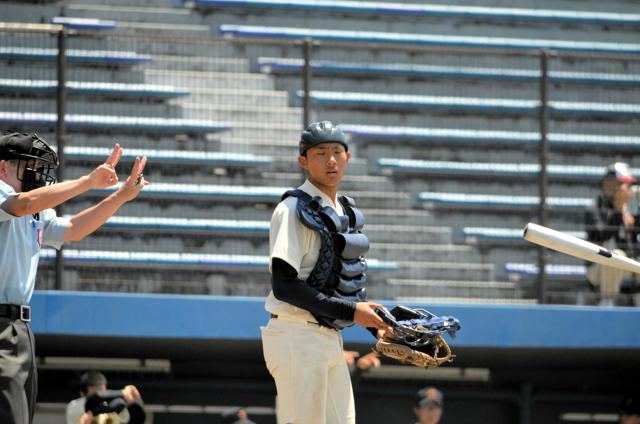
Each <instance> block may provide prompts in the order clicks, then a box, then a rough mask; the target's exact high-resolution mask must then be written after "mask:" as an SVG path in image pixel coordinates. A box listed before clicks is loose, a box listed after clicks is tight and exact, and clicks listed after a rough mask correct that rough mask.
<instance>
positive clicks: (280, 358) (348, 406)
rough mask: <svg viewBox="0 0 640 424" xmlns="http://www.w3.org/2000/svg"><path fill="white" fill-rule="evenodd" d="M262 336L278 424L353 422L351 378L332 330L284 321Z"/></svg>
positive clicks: (280, 319) (264, 330)
mask: <svg viewBox="0 0 640 424" xmlns="http://www.w3.org/2000/svg"><path fill="white" fill-rule="evenodd" d="M260 330H261V332H262V349H263V353H264V359H265V362H266V363H267V369H268V370H269V372H270V373H271V375H272V376H273V379H274V380H275V382H276V389H277V391H278V399H277V404H276V412H277V416H278V424H355V422H356V413H355V406H354V401H353V391H352V389H351V378H350V376H349V370H348V368H347V363H346V361H345V359H344V356H343V354H342V350H343V349H342V337H341V335H340V333H339V332H338V331H334V330H331V329H329V328H326V327H321V326H319V325H317V324H313V323H308V322H306V321H297V320H296V321H294V320H291V319H286V318H284V317H278V318H277V319H273V318H272V319H271V320H270V321H269V324H268V325H267V326H266V327H261V328H260Z"/></svg>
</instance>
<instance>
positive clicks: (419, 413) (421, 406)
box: [413, 387, 444, 424]
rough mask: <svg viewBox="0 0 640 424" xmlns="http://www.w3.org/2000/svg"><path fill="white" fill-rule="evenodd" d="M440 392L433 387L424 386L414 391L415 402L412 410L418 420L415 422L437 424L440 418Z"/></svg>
mask: <svg viewBox="0 0 640 424" xmlns="http://www.w3.org/2000/svg"><path fill="white" fill-rule="evenodd" d="M443 406H444V404H443V402H442V392H441V391H440V390H438V389H436V388H435V387H425V388H424V389H420V390H418V392H417V393H416V403H415V406H414V408H413V412H415V414H416V419H417V420H418V422H417V423H416V424H438V423H439V422H440V418H442V407H443Z"/></svg>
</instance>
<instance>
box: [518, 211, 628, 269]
mask: <svg viewBox="0 0 640 424" xmlns="http://www.w3.org/2000/svg"><path fill="white" fill-rule="evenodd" d="M524 239H525V240H527V241H530V242H531V243H535V244H539V245H540V246H544V247H547V248H549V249H552V250H557V251H558V252H562V253H566V254H567V255H570V256H575V257H576V258H580V259H584V260H586V261H590V262H595V263H599V264H602V265H607V266H610V267H614V268H619V269H623V270H626V271H630V272H636V273H638V274H640V263H639V262H637V261H634V260H633V259H630V258H627V257H626V256H621V255H617V254H615V253H613V252H611V251H609V250H607V249H605V248H603V247H600V246H598V245H597V244H593V243H590V242H588V241H584V240H581V239H579V238H577V237H574V236H571V235H568V234H564V233H561V232H560V231H555V230H552V229H551V228H547V227H543V226H542V225H538V224H534V223H531V222H530V223H528V224H527V226H526V227H525V228H524Z"/></svg>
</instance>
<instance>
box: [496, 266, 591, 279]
mask: <svg viewBox="0 0 640 424" xmlns="http://www.w3.org/2000/svg"><path fill="white" fill-rule="evenodd" d="M505 271H506V272H507V273H508V274H509V275H510V277H511V278H512V279H515V280H517V279H519V278H535V277H537V276H538V266H537V265H535V264H526V263H508V264H506V265H505ZM545 275H546V276H547V277H549V278H552V279H578V280H584V279H585V278H586V275H587V270H586V267H585V266H584V265H557V264H548V265H546V267H545Z"/></svg>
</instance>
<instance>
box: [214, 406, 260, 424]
mask: <svg viewBox="0 0 640 424" xmlns="http://www.w3.org/2000/svg"><path fill="white" fill-rule="evenodd" d="M220 423H221V424H255V423H254V422H253V421H251V420H250V419H249V415H248V414H247V411H246V410H245V409H244V408H243V407H241V406H237V407H233V408H230V409H228V410H226V411H225V412H224V413H223V414H222V420H221V421H220Z"/></svg>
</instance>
